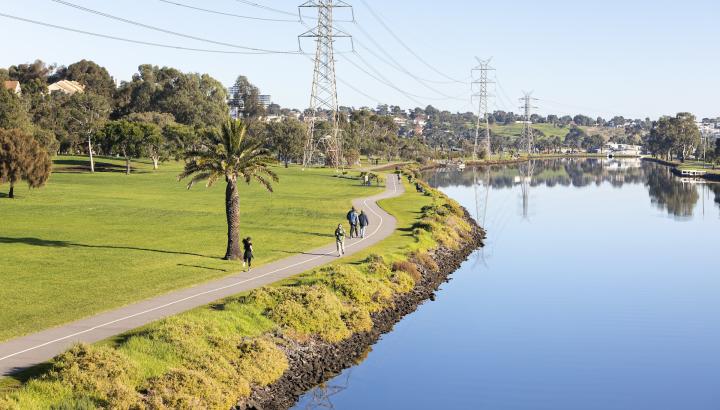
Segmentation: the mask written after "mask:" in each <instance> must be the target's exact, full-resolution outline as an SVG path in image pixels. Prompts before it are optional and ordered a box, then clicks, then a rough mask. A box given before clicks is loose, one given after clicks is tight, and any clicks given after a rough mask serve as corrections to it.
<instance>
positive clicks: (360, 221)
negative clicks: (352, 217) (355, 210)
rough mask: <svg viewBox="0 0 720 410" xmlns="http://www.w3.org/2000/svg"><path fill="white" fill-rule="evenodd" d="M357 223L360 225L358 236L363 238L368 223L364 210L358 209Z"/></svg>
mask: <svg viewBox="0 0 720 410" xmlns="http://www.w3.org/2000/svg"><path fill="white" fill-rule="evenodd" d="M358 224H359V225H360V237H361V238H364V237H365V228H367V227H368V226H369V225H370V220H369V219H368V217H367V214H366V213H365V211H360V215H358Z"/></svg>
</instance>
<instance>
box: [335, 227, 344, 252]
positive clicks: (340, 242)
mask: <svg viewBox="0 0 720 410" xmlns="http://www.w3.org/2000/svg"><path fill="white" fill-rule="evenodd" d="M335 245H336V246H337V252H338V257H340V256H343V255H344V254H345V230H344V229H343V227H342V224H338V226H337V229H335Z"/></svg>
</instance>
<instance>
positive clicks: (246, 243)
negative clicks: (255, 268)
mask: <svg viewBox="0 0 720 410" xmlns="http://www.w3.org/2000/svg"><path fill="white" fill-rule="evenodd" d="M242 243H243V251H244V252H243V267H245V264H247V272H250V269H251V268H252V260H253V258H254V257H255V256H253V245H252V238H250V237H249V236H248V237H247V238H245V239H243V240H242Z"/></svg>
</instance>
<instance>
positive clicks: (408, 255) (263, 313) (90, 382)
mask: <svg viewBox="0 0 720 410" xmlns="http://www.w3.org/2000/svg"><path fill="white" fill-rule="evenodd" d="M408 188H409V189H408V190H407V192H406V193H405V194H403V195H402V196H400V197H397V198H393V199H389V200H386V201H383V202H382V206H383V207H384V208H385V209H386V210H388V211H389V212H391V213H393V214H394V215H395V217H396V218H397V219H398V230H397V231H396V232H395V234H394V235H392V236H391V237H389V238H387V239H386V240H384V241H383V242H381V243H379V244H377V245H376V246H374V247H373V248H372V249H371V250H370V251H368V253H366V254H364V255H359V256H354V257H353V258H348V259H347V260H341V261H340V263H337V264H334V265H330V266H326V267H322V268H319V269H316V270H314V271H311V272H308V273H306V274H303V275H299V276H297V277H293V278H290V279H288V280H285V281H283V282H280V283H277V284H274V285H273V286H268V287H265V288H261V289H257V290H254V291H252V292H247V293H244V294H241V295H237V296H236V297H232V298H228V299H225V300H222V301H219V302H218V303H215V304H213V305H212V306H206V307H203V308H199V309H195V310H193V311H190V312H187V313H184V314H181V315H178V316H175V317H172V318H168V319H165V320H162V321H159V322H156V323H153V324H151V325H148V326H146V327H145V328H142V329H138V330H135V331H133V332H131V333H129V334H126V335H123V336H121V337H118V338H116V339H114V340H112V341H108V342H106V343H103V344H99V345H96V346H77V347H76V348H74V349H72V350H70V351H68V352H67V353H65V354H64V355H61V356H59V357H58V358H56V359H55V360H54V361H53V363H52V364H51V366H50V368H49V369H48V370H46V371H43V372H42V374H40V375H38V376H36V377H35V378H33V379H31V380H29V381H26V382H25V383H24V384H23V385H22V386H17V387H16V388H14V389H11V391H9V392H8V393H6V395H5V397H4V398H2V399H0V408H13V409H35V408H50V407H52V406H55V407H56V408H95V407H104V408H149V409H171V408H172V409H175V408H211V409H227V408H230V407H231V406H232V405H233V404H234V403H235V402H236V401H237V400H238V399H240V398H242V397H246V396H248V395H249V394H250V390H251V388H252V386H264V385H268V384H271V383H272V382H273V381H275V380H277V379H278V378H279V377H280V376H281V375H282V373H283V372H284V371H285V370H286V369H287V367H288V360H287V357H286V356H285V354H284V353H283V349H282V347H283V343H284V341H286V340H288V339H291V340H295V341H300V342H303V341H308V340H312V339H320V340H323V341H327V342H338V341H341V340H345V339H347V338H348V337H350V336H351V335H352V334H354V333H356V332H363V331H367V330H369V329H370V328H371V327H372V325H373V323H372V320H371V316H370V315H371V314H372V313H373V312H378V311H381V310H383V309H385V308H387V307H389V306H392V304H393V301H394V300H395V298H396V297H397V296H398V295H401V294H403V293H406V292H409V291H411V290H412V289H413V287H414V286H415V283H416V282H417V281H419V280H420V277H419V273H418V265H419V264H422V265H424V266H426V267H428V268H430V269H436V268H437V266H436V265H435V266H433V265H434V264H435V262H434V260H433V259H432V257H431V256H430V254H429V253H428V250H430V249H432V248H435V247H437V246H438V245H444V246H446V247H449V248H457V247H460V246H461V243H462V242H463V240H464V238H465V237H467V236H468V235H469V233H470V231H471V226H470V225H469V224H468V222H467V221H466V220H465V219H464V211H463V209H462V208H460V207H459V205H458V204H457V203H456V202H454V201H452V200H449V199H448V198H446V197H445V196H444V195H442V194H440V193H438V192H436V191H432V190H428V192H427V193H426V194H423V193H418V192H416V191H415V190H414V189H410V188H411V187H409V186H408Z"/></svg>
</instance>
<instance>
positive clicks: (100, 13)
mask: <svg viewBox="0 0 720 410" xmlns="http://www.w3.org/2000/svg"><path fill="white" fill-rule="evenodd" d="M50 1H52V2H55V3H58V4H62V5H64V6H68V7H72V8H74V9H77V10H81V11H84V12H86V13H91V14H95V15H98V16H102V17H105V18H109V19H112V20H116V21H120V22H123V23H127V24H132V25H134V26H138V27H142V28H145V29H148V30H153V31H157V32H160V33H165V34H170V35H173V36H178V37H183V38H188V39H191V40H196V41H202V42H205V43H210V44H217V45H221V46H226V47H233V48H240V49H243V50H250V51H257V52H262V53H273V54H298V52H297V51H280V50H268V49H264V48H255V47H247V46H241V45H237V44H232V43H225V42H222V41H215V40H208V39H206V38H202V37H197V36H192V35H189V34H183V33H178V32H176V31H171V30H166V29H164V28H160V27H155V26H151V25H148V24H144V23H140V22H137V21H133V20H128V19H125V18H122V17H118V16H114V15H112V14H108V13H103V12H101V11H98V10H93V9H89V8H87V7H83V6H80V5H78V4H74V3H70V2H68V1H64V0H50Z"/></svg>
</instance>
